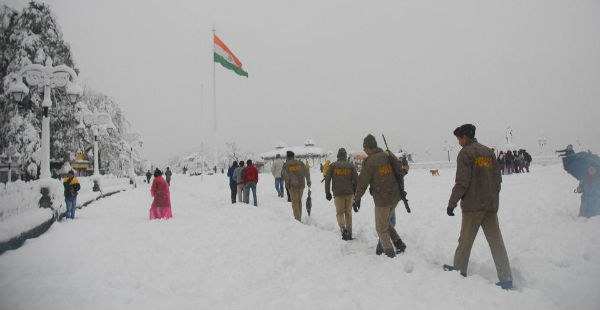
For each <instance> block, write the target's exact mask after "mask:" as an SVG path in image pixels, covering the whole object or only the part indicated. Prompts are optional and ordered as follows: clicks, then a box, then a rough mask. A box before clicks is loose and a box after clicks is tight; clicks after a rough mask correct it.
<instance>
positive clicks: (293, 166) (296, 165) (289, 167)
mask: <svg viewBox="0 0 600 310" xmlns="http://www.w3.org/2000/svg"><path fill="white" fill-rule="evenodd" d="M281 175H282V177H283V180H284V182H285V188H286V189H287V190H288V191H289V193H290V197H291V200H292V210H293V212H294V218H295V219H296V220H297V221H298V222H302V194H303V193H304V187H305V184H306V185H308V189H309V190H310V172H309V171H308V167H306V165H305V164H304V163H303V162H301V161H299V160H297V159H294V152H292V151H287V153H286V162H285V164H284V165H283V169H282V170H281ZM304 180H306V183H304Z"/></svg>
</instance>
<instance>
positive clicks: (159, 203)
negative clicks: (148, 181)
mask: <svg viewBox="0 0 600 310" xmlns="http://www.w3.org/2000/svg"><path fill="white" fill-rule="evenodd" d="M150 194H152V197H154V201H152V206H150V219H151V220H152V219H161V218H167V219H168V218H172V217H173V214H171V193H170V192H169V185H168V184H167V181H165V179H163V177H162V172H161V171H160V170H158V168H157V169H156V170H155V171H154V181H153V182H152V188H150Z"/></svg>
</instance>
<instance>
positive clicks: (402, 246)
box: [394, 239, 406, 254]
mask: <svg viewBox="0 0 600 310" xmlns="http://www.w3.org/2000/svg"><path fill="white" fill-rule="evenodd" d="M394 246H395V247H396V254H400V253H402V252H404V250H406V244H404V242H402V239H398V240H396V242H394Z"/></svg>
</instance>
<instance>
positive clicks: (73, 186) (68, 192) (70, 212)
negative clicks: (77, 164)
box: [63, 170, 81, 220]
mask: <svg viewBox="0 0 600 310" xmlns="http://www.w3.org/2000/svg"><path fill="white" fill-rule="evenodd" d="M63 186H64V188H65V204H66V205H67V215H66V217H67V218H68V219H72V220H73V219H75V208H76V207H77V192H79V190H80V189H81V185H80V184H79V180H77V178H76V177H75V172H73V170H69V174H68V175H67V177H66V178H64V179H63Z"/></svg>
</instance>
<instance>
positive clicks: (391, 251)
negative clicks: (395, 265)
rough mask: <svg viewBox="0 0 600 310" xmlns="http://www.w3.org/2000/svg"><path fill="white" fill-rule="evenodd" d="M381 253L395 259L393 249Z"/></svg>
mask: <svg viewBox="0 0 600 310" xmlns="http://www.w3.org/2000/svg"><path fill="white" fill-rule="evenodd" d="M383 252H384V253H385V255H386V256H387V257H389V258H394V257H396V252H394V249H390V250H388V251H386V250H383Z"/></svg>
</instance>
